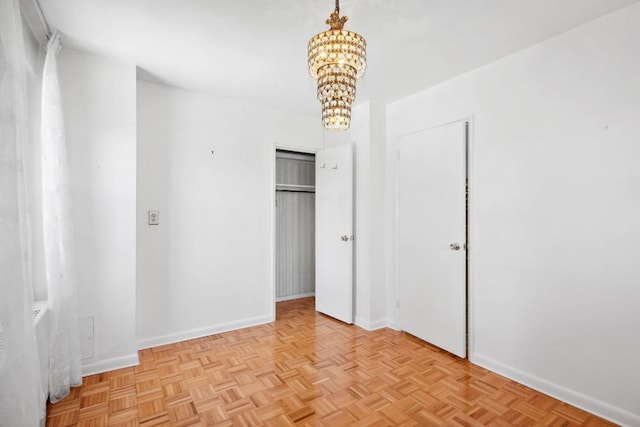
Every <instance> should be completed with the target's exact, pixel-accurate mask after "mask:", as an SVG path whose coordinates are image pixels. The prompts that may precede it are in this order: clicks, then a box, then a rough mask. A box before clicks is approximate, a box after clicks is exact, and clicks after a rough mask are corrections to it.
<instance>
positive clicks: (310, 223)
mask: <svg viewBox="0 0 640 427" xmlns="http://www.w3.org/2000/svg"><path fill="white" fill-rule="evenodd" d="M315 181H316V179H315V154H311V153H299V152H295V151H288V150H276V188H275V192H276V196H275V200H276V207H275V210H276V214H275V217H276V233H275V234H276V235H275V237H276V238H275V240H276V242H275V246H276V248H275V261H276V263H275V264H276V272H275V273H276V274H275V280H276V286H275V288H276V301H286V300H290V299H296V298H305V297H310V296H314V295H315V288H316V287H315Z"/></svg>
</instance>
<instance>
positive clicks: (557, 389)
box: [469, 354, 640, 426]
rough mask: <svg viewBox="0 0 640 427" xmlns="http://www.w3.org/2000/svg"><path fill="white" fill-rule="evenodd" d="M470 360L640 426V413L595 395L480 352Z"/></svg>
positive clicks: (609, 417)
mask: <svg viewBox="0 0 640 427" xmlns="http://www.w3.org/2000/svg"><path fill="white" fill-rule="evenodd" d="M469 359H470V361H471V362H472V363H474V364H476V365H479V366H482V367H483V368H486V369H489V370H490V371H493V372H496V373H498V374H500V375H502V376H505V377H507V378H509V379H512V380H514V381H517V382H519V383H521V384H524V385H526V386H528V387H531V388H533V389H535V390H538V391H541V392H542V393H545V394H548V395H549V396H552V397H555V398H556V399H560V400H562V401H563V402H567V403H569V404H571V405H573V406H576V407H578V408H580V409H583V410H585V411H588V412H591V413H592V414H595V415H597V416H599V417H602V418H605V419H607V420H609V421H612V422H614V423H616V424H620V425H623V426H640V415H638V414H633V413H631V412H629V411H627V410H625V409H622V408H618V407H616V406H613V405H610V404H608V403H605V402H602V401H600V400H597V399H594V398H593V397H589V396H585V395H584V394H581V393H578V392H576V391H574V390H569V389H567V388H564V387H562V386H560V385H558V384H555V383H552V382H549V381H547V380H544V379H542V378H538V377H536V376H534V375H531V374H529V373H527V372H523V371H521V370H519V369H516V368H513V367H511V366H508V365H505V364H503V363H501V362H498V361H496V360H493V359H491V358H489V357H485V356H482V355H480V354H472V355H470V357H469Z"/></svg>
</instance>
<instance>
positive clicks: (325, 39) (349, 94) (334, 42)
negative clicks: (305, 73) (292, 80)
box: [309, 0, 367, 130]
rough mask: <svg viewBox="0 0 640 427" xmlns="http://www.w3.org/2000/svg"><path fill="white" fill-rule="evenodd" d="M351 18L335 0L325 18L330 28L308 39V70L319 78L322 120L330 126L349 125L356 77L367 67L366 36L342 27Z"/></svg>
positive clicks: (347, 126) (346, 126) (332, 128)
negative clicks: (331, 9)
mask: <svg viewBox="0 0 640 427" xmlns="http://www.w3.org/2000/svg"><path fill="white" fill-rule="evenodd" d="M348 19H349V18H348V17H346V16H343V17H340V4H339V0H336V8H335V10H334V12H333V13H332V14H331V16H329V19H327V21H326V23H327V25H329V26H330V27H331V29H330V30H327V31H325V32H323V33H320V34H316V35H315V36H313V38H311V40H309V74H311V77H313V78H314V79H316V80H317V81H318V100H319V101H320V103H321V104H322V124H323V125H324V127H325V129H327V130H346V129H349V124H350V123H351V104H352V103H353V101H354V100H355V99H356V79H359V78H360V77H362V76H363V75H364V71H365V69H366V68H367V58H366V48H367V43H366V42H365V40H364V38H363V37H362V36H361V35H360V34H357V33H353V32H351V31H345V30H343V29H342V27H343V26H344V23H345V22H347V20H348Z"/></svg>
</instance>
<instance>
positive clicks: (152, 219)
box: [149, 211, 160, 225]
mask: <svg viewBox="0 0 640 427" xmlns="http://www.w3.org/2000/svg"><path fill="white" fill-rule="evenodd" d="M159 224H160V212H158V211H149V225H159Z"/></svg>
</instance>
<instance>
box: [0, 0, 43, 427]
mask: <svg viewBox="0 0 640 427" xmlns="http://www.w3.org/2000/svg"><path fill="white" fill-rule="evenodd" d="M27 144H28V114H27V69H26V64H25V51H24V39H23V32H22V18H21V15H20V7H19V3H18V0H0V236H1V237H0V425H2V426H5V425H6V426H37V425H44V420H45V406H44V403H45V399H44V395H43V392H42V387H41V385H40V379H39V372H40V368H39V362H38V351H37V344H36V336H35V331H34V328H33V319H32V309H31V306H32V303H33V290H32V286H31V269H30V265H31V264H30V259H29V245H28V242H29V239H30V236H29V221H28V219H29V216H28V212H27V195H26V186H25V158H24V150H25V149H26V147H27Z"/></svg>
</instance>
